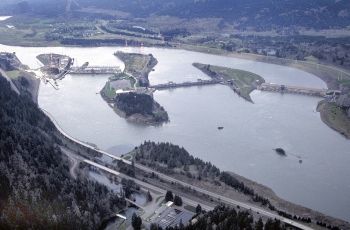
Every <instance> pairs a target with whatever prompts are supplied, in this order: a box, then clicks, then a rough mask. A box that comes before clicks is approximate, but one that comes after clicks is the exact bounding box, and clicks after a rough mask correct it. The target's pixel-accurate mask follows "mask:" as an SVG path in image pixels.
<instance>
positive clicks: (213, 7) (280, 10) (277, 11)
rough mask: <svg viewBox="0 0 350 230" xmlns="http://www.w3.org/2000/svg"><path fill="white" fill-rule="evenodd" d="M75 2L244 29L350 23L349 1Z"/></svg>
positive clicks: (42, 4)
mask: <svg viewBox="0 0 350 230" xmlns="http://www.w3.org/2000/svg"><path fill="white" fill-rule="evenodd" d="M8 1H9V0H8ZM13 1H14V0H13ZM17 2H18V1H17ZM76 2H78V3H79V5H80V6H81V7H95V8H101V9H109V10H111V9H114V10H120V11H125V12H128V13H131V15H133V16H137V17H146V16H149V15H151V14H157V15H171V16H176V17H183V18H196V17H199V18H203V17H204V18H206V17H217V18H223V19H224V20H225V21H226V22H229V23H234V24H235V25H237V26H238V27H241V28H246V27H255V28H258V29H261V30H264V29H266V28H273V27H275V26H277V27H281V26H282V27H283V26H287V27H290V26H303V27H311V28H316V29H324V28H334V27H347V26H350V1H349V0H278V1H277V0H76ZM26 3H28V4H29V6H27V5H26ZM0 4H1V3H0ZM65 4H66V0H51V1H50V0H27V1H22V2H21V3H16V4H12V9H13V10H16V11H23V8H24V9H25V10H30V11H32V12H36V13H41V14H45V15H57V14H59V13H64V8H65Z"/></svg>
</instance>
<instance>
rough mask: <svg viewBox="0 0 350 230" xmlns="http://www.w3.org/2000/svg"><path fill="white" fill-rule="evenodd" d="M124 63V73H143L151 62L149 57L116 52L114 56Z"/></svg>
mask: <svg viewBox="0 0 350 230" xmlns="http://www.w3.org/2000/svg"><path fill="white" fill-rule="evenodd" d="M115 55H116V56H117V57H118V58H119V59H121V60H122V61H123V62H124V63H125V71H126V72H128V73H141V72H143V71H144V70H145V69H146V67H147V65H148V63H149V62H150V60H151V57H150V56H149V55H143V54H134V53H123V52H117V53H116V54H115Z"/></svg>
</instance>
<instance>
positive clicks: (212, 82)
mask: <svg viewBox="0 0 350 230" xmlns="http://www.w3.org/2000/svg"><path fill="white" fill-rule="evenodd" d="M220 83H222V81H220V80H202V79H198V80H197V81H193V82H190V81H186V82H182V83H174V82H168V83H165V84H159V85H150V86H149V87H150V88H153V89H156V90H165V89H172V88H182V87H192V86H201V85H215V84H220Z"/></svg>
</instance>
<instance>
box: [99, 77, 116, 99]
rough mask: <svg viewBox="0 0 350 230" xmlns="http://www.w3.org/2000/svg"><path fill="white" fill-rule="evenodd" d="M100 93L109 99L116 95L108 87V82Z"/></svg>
mask: <svg viewBox="0 0 350 230" xmlns="http://www.w3.org/2000/svg"><path fill="white" fill-rule="evenodd" d="M102 93H104V95H105V96H106V97H108V98H109V99H114V98H115V96H116V95H117V94H116V92H115V90H114V89H113V88H112V87H111V86H110V84H109V81H108V82H107V83H106V85H105V86H104V87H103V89H102Z"/></svg>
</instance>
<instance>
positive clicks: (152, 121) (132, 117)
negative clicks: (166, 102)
mask: <svg viewBox="0 0 350 230" xmlns="http://www.w3.org/2000/svg"><path fill="white" fill-rule="evenodd" d="M145 96H146V95H145ZM108 105H109V106H110V107H111V108H112V109H113V110H114V112H115V113H116V114H118V115H119V116H120V117H123V118H125V119H126V120H127V121H128V122H131V123H136V124H140V125H151V126H158V125H162V124H163V123H165V122H168V121H169V117H168V113H167V112H166V111H165V110H164V108H163V107H162V106H160V105H159V103H157V102H156V101H154V100H153V98H152V104H151V105H150V106H151V107H152V108H151V109H150V110H151V111H150V113H148V114H147V113H141V112H133V113H132V114H128V113H127V112H125V111H123V110H122V109H121V108H120V106H119V107H118V103H113V104H111V103H109V104H108Z"/></svg>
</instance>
